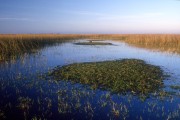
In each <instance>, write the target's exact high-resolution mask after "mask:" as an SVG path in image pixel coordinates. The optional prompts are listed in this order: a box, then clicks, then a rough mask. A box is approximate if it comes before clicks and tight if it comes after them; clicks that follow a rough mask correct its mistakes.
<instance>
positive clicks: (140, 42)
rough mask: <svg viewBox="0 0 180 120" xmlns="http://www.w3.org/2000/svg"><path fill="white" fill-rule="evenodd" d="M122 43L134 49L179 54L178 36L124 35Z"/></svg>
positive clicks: (179, 38) (179, 42)
mask: <svg viewBox="0 0 180 120" xmlns="http://www.w3.org/2000/svg"><path fill="white" fill-rule="evenodd" d="M124 41H125V42H127V43H128V44H130V45H133V46H136V47H141V48H148V49H151V50H158V51H165V52H171V53H178V54H179V53H180V35H178V34H149V35H148V34H144V35H143V34H139V35H138V34H137V35H126V37H125V39H124Z"/></svg>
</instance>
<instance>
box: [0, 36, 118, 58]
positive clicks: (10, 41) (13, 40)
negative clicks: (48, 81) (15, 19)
mask: <svg viewBox="0 0 180 120" xmlns="http://www.w3.org/2000/svg"><path fill="white" fill-rule="evenodd" d="M119 36H121V35H105V34H85V35H82V34H0V61H1V60H6V59H9V58H16V57H17V56H18V55H20V54H23V53H26V52H32V51H34V50H38V49H40V48H42V47H45V46H47V45H53V44H56V43H62V42H65V41H67V40H73V39H85V38H87V39H88V38H89V39H112V38H113V39H119Z"/></svg>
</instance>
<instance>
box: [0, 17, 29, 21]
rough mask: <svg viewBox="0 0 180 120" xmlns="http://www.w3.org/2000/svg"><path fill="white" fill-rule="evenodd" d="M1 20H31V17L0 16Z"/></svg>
mask: <svg viewBox="0 0 180 120" xmlns="http://www.w3.org/2000/svg"><path fill="white" fill-rule="evenodd" d="M0 20H1V21H5V20H6V21H7V20H10V21H31V20H30V19H29V18H13V17H0Z"/></svg>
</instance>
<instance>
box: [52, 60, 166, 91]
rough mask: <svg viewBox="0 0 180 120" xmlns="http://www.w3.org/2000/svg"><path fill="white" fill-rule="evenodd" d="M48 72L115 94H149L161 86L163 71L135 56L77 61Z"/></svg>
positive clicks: (60, 77)
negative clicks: (96, 60)
mask: <svg viewBox="0 0 180 120" xmlns="http://www.w3.org/2000/svg"><path fill="white" fill-rule="evenodd" d="M51 75H52V76H53V77H54V78H55V79H57V80H70V81H72V82H75V83H81V84H87V85H90V86H91V87H92V88H94V89H96V88H100V89H104V90H109V91H111V92H115V93H124V92H132V93H133V94H149V93H151V92H155V91H157V90H158V89H159V88H161V87H162V86H163V71H162V70H161V69H160V67H158V66H154V65H150V64H147V63H145V62H144V61H142V60H138V59H122V60H116V61H104V62H92V63H76V64H71V65H67V66H63V67H60V68H56V69H55V70H54V71H53V72H52V73H51Z"/></svg>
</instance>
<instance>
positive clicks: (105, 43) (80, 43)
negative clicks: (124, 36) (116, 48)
mask: <svg viewBox="0 0 180 120" xmlns="http://www.w3.org/2000/svg"><path fill="white" fill-rule="evenodd" d="M74 44H76V45H112V43H107V42H92V41H90V42H78V43H74Z"/></svg>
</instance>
